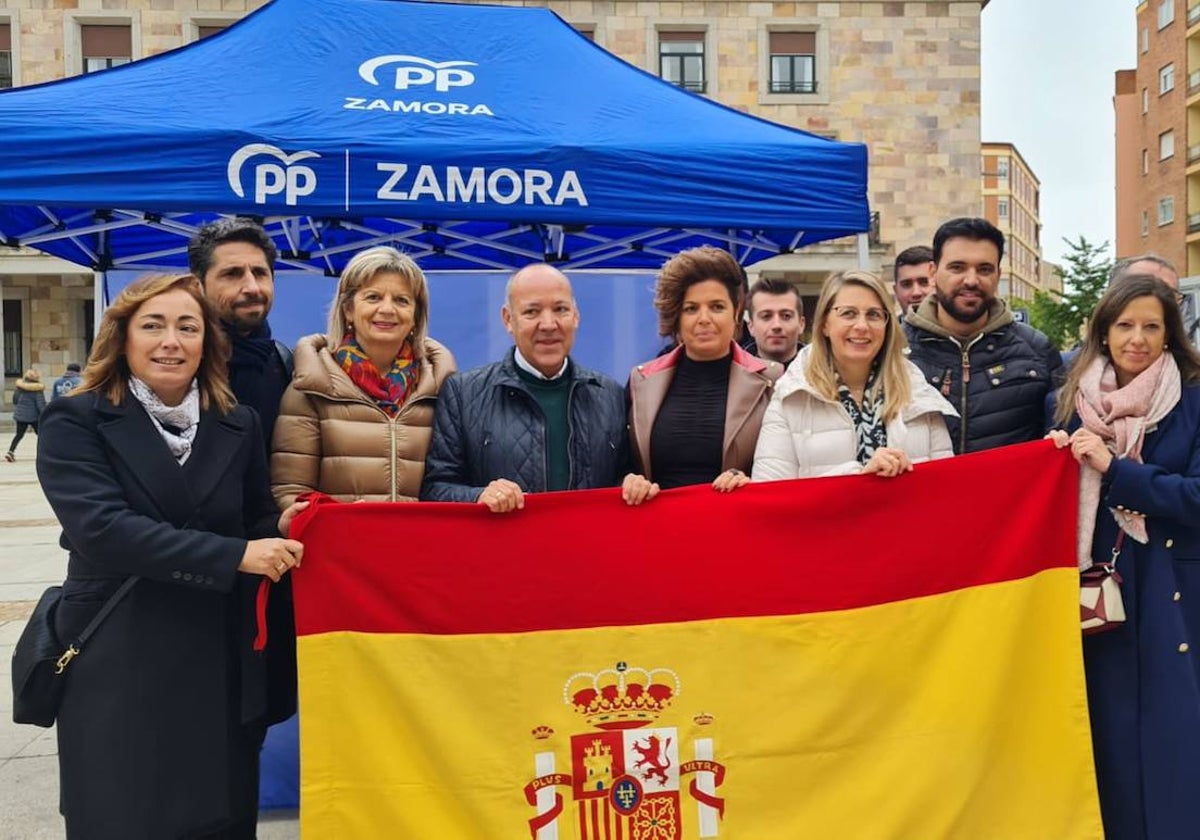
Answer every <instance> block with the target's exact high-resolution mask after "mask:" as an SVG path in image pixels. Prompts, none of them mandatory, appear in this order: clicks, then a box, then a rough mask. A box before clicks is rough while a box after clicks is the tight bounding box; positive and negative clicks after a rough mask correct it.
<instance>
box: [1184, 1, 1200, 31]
mask: <svg viewBox="0 0 1200 840" xmlns="http://www.w3.org/2000/svg"><path fill="white" fill-rule="evenodd" d="M1197 22H1200V4H1197V5H1195V6H1192V7H1191V8H1189V9H1188V15H1187V25H1188V26H1192V25H1194V24H1196V23H1197Z"/></svg>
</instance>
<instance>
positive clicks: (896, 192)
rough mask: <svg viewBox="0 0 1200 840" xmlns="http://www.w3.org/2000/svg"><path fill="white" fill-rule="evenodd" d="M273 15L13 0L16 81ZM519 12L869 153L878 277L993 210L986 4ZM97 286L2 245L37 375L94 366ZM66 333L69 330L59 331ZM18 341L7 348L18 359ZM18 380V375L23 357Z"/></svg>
mask: <svg viewBox="0 0 1200 840" xmlns="http://www.w3.org/2000/svg"><path fill="white" fill-rule="evenodd" d="M260 5H262V2H261V0H0V57H3V54H4V52H5V50H4V46H5V44H6V41H5V38H4V36H5V34H7V35H8V39H7V44H8V50H7V52H8V56H7V57H8V59H9V62H10V64H11V68H12V72H11V80H12V83H13V84H16V85H26V84H36V83H39V82H45V81H50V80H53V79H59V78H62V77H64V76H70V75H76V74H78V73H81V72H84V70H85V68H90V69H101V68H103V67H106V66H111V65H113V64H119V63H121V62H122V61H124V60H129V59H138V58H143V57H147V56H151V55H155V54H157V53H160V52H163V51H166V50H170V49H174V48H177V47H180V46H183V45H185V44H187V43H189V42H192V41H195V40H197V39H198V38H200V37H204V36H207V35H210V34H212V33H213V32H215V31H219V29H220V28H221V27H223V26H227V25H228V24H229V23H231V22H233V21H235V20H237V19H238V18H239V17H241V16H242V15H244V14H245V13H247V12H248V11H251V10H253V9H255V8H257V7H258V6H260ZM506 5H527V6H545V7H549V8H551V9H552V10H554V11H555V12H557V13H558V14H559V15H560V16H561V17H563V18H564V19H565V20H566V21H568V22H569V23H571V24H572V25H573V26H575V27H576V28H577V29H580V30H581V31H584V32H586V33H587V34H589V36H590V37H592V38H593V40H594V41H595V42H596V43H597V44H599V45H600V46H602V47H604V48H605V49H607V50H609V51H610V52H612V53H614V54H616V55H618V56H620V57H621V58H623V59H624V60H626V61H628V62H630V63H632V64H634V65H636V66H638V67H641V68H643V69H645V70H647V71H649V72H651V73H655V74H658V75H664V76H667V77H668V78H672V80H676V81H679V82H681V83H684V85H685V86H686V87H689V88H691V89H693V90H697V91H698V92H703V94H704V95H706V96H709V97H710V98H712V99H714V100H716V101H718V102H721V103H723V104H725V105H728V106H729V107H732V108H735V109H737V110H740V111H744V112H747V113H751V114H755V115H757V116H760V117H764V118H766V119H768V120H772V121H774V122H778V123H783V124H786V125H790V126H794V127H797V128H800V129H804V130H806V131H811V132H814V133H818V134H822V135H825V136H828V137H832V138H836V139H838V140H846V141H856V142H863V143H865V144H867V146H868V149H869V178H870V184H869V197H870V201H871V206H872V209H873V211H874V212H875V213H876V214H877V224H876V226H875V230H874V231H873V233H872V246H871V248H870V266H869V267H870V268H872V269H874V270H876V271H883V272H884V273H885V274H888V273H890V271H891V259H892V257H893V255H894V254H895V253H897V252H898V251H900V250H903V249H904V248H906V247H908V246H910V245H914V244H920V243H928V242H929V241H930V239H931V238H932V235H933V231H934V230H935V229H936V227H937V225H938V224H939V223H940V222H941V221H943V220H945V219H946V218H949V217H952V216H961V215H979V214H980V213H981V211H982V200H981V179H980V174H981V173H980V136H979V133H980V102H979V90H980V79H979V52H980V25H981V13H982V10H983V8H984V7H985V6H986V5H987V2H986V0H982V2H981V1H980V0H976V2H942V1H940V0H929V1H928V2H904V1H902V0H894V1H893V2H850V0H824V1H823V2H752V1H750V0H697V1H696V2H681V1H680V0H674V2H670V0H663V1H660V2H642V1H641V0H509V2H507V3H506ZM697 72H699V74H700V78H699V79H696V78H695V75H696V73H697ZM2 82H3V76H2V75H0V83H2ZM15 261H20V263H21V265H20V268H21V270H20V271H16V270H14V268H13V266H15V265H16V262H15ZM857 263H858V259H857V254H856V250H855V244H854V242H853V241H852V240H851V241H839V242H833V243H826V244H823V245H818V246H814V247H812V248H808V249H805V250H804V251H803V252H801V253H797V254H789V255H784V256H780V257H775V258H772V259H770V260H767V261H765V262H763V263H760V264H758V265H757V266H754V267H752V268H751V274H752V275H771V276H780V277H784V278H787V279H790V280H792V281H793V282H796V283H797V284H798V285H799V286H800V287H801V290H802V291H803V292H804V294H805V295H806V296H812V295H815V293H816V290H817V288H818V287H819V284H820V281H821V279H823V277H824V276H825V275H826V274H827V273H828V272H829V271H831V270H838V269H847V268H852V267H855V266H856V265H857ZM39 266H40V268H39ZM35 269H37V270H35ZM64 269H68V270H64ZM91 287H92V277H91V274H90V273H82V272H80V271H79V270H78V269H74V270H70V269H69V268H68V267H66V266H64V265H63V264H61V263H57V262H56V261H52V260H46V261H45V262H43V263H38V261H37V260H36V259H35V258H33V257H32V256H30V255H27V254H20V255H12V254H7V255H6V254H5V249H3V248H0V289H2V290H3V294H4V297H5V299H6V300H9V299H12V300H18V299H19V300H21V301H27V302H28V305H27V307H26V306H25V304H24V303H22V304H21V306H17V305H16V304H12V305H9V304H6V309H5V312H6V333H7V332H8V327H9V326H11V325H12V324H13V319H14V318H16V313H17V310H18V309H21V308H22V307H25V309H27V310H28V311H27V312H26V311H25V309H22V312H21V314H22V316H23V318H24V320H23V321H22V322H21V323H19V324H17V325H16V326H17V327H18V328H19V329H20V330H22V333H21V338H20V339H19V342H20V343H21V349H22V351H23V356H22V363H23V364H24V365H25V366H29V365H33V366H35V367H38V368H40V369H41V370H42V372H43V374H49V373H57V371H58V368H60V367H61V366H62V365H63V364H65V362H66V361H69V360H72V359H79V358H80V357H81V356H82V354H83V352H84V350H85V349H86V339H85V337H84V336H83V335H82V334H81V333H78V332H75V331H76V330H77V329H79V328H81V326H83V324H82V323H81V319H80V318H79V317H77V316H76V315H73V314H72V312H74V311H75V310H74V309H73V307H75V306H76V303H78V302H79V300H84V299H88V298H90V296H91ZM54 289H57V290H58V291H54V293H53V294H51V291H52V290H54ZM64 291H67V292H69V294H64ZM810 303H811V301H810ZM60 327H61V330H62V331H65V333H66V334H64V335H60V334H59V328H60ZM10 343H12V342H11V341H10V340H7V339H6V347H7V345H8V344H10ZM5 368H6V369H7V371H11V370H12V369H13V368H12V364H11V362H10V361H9V360H8V357H7V356H6V362H5Z"/></svg>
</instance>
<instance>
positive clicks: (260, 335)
mask: <svg viewBox="0 0 1200 840" xmlns="http://www.w3.org/2000/svg"><path fill="white" fill-rule="evenodd" d="M276 254H277V252H276V250H275V243H274V242H272V241H271V237H269V236H268V235H267V232H266V231H265V230H263V229H262V227H261V226H259V225H258V224H256V223H255V222H252V221H250V220H249V219H220V220H218V221H215V222H211V223H209V224H207V225H205V226H204V227H202V228H200V230H199V232H198V233H197V234H196V236H195V237H193V238H192V241H191V242H189V243H188V267H189V268H190V269H191V272H192V274H194V275H196V277H197V278H199V280H200V282H201V283H202V284H203V285H204V294H205V297H207V298H208V299H209V301H210V302H211V303H212V305H213V306H214V307H215V308H216V310H217V314H218V315H219V316H220V318H221V324H222V325H223V326H224V327H225V332H226V333H227V334H228V336H229V342H230V344H231V345H232V347H233V357H232V358H231V359H230V360H229V386H230V388H232V389H233V395H234V396H235V397H237V401H238V402H239V403H241V404H242V405H248V406H250V407H251V408H253V409H254V410H255V411H257V412H258V416H259V418H260V419H261V420H262V430H263V438H264V440H263V443H264V444H265V445H266V450H267V453H268V457H269V455H270V451H271V433H272V431H273V430H274V429H275V418H276V417H278V416H279V401H280V399H281V398H282V397H283V392H284V389H286V388H287V386H288V383H289V382H290V381H291V378H292V372H291V359H292V354H291V351H289V350H288V348H287V347H286V346H285V345H284V344H282V343H281V342H278V341H273V340H272V339H271V327H270V326H269V325H268V324H267V314H268V313H269V312H270V311H271V304H272V302H273V301H274V300H275V257H276Z"/></svg>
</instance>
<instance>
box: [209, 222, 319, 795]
mask: <svg viewBox="0 0 1200 840" xmlns="http://www.w3.org/2000/svg"><path fill="white" fill-rule="evenodd" d="M276 255H277V251H276V249H275V243H274V242H272V241H271V237H270V236H268V235H267V232H266V231H265V230H263V229H262V227H261V226H260V225H258V224H257V223H255V222H253V221H250V220H249V219H237V218H235V219H219V220H217V221H215V222H211V223H209V224H207V225H204V226H203V227H202V228H200V230H199V231H198V232H197V233H196V235H195V236H194V237H193V238H192V240H191V242H189V243H188V268H189V269H190V270H191V272H192V274H194V275H195V276H196V277H197V278H198V279H199V280H200V282H201V284H202V285H203V286H204V296H205V297H207V298H208V300H209V301H210V302H211V303H212V305H213V307H214V308H215V309H216V310H217V315H218V316H219V317H220V319H221V324H222V326H223V327H224V328H225V332H226V334H227V335H228V336H229V343H230V344H231V345H232V347H233V355H232V357H230V359H229V387H230V389H231V390H232V391H233V395H234V396H235V397H237V401H238V402H239V403H241V404H242V405H248V406H250V407H251V408H253V409H254V410H255V411H257V412H258V416H259V418H260V419H261V421H262V433H263V444H264V447H265V452H266V457H267V460H268V462H269V461H270V456H271V433H272V432H273V431H274V429H275V418H276V417H278V416H279V401H280V400H281V399H282V398H283V392H284V390H285V389H286V388H287V386H288V383H289V382H291V379H292V370H291V367H292V353H291V351H290V350H289V349H288V348H287V346H286V345H284V344H283V343H282V342H278V341H273V340H272V339H271V328H270V326H268V324H267V313H269V312H270V311H271V303H272V302H273V301H274V300H275V257H276ZM292 616H293V607H292V576H291V575H286V576H284V577H283V578H282V579H281V580H280V581H279V583H276V584H273V585H272V586H271V594H270V597H269V599H268V601H267V638H268V643H267V650H266V658H267V692H268V694H267V704H268V714H269V717H270V719H271V720H272V721H283V720H286V719H288V718H289V717H291V716H292V715H293V714H294V713H295V711H296V637H295V621H294V619H293V617H292ZM294 737H295V736H294V735H291V734H290V733H289V732H288V731H285V730H282V729H272V730H271V734H269V735H268V736H267V747H266V749H265V751H264V752H265V754H266V756H267V758H266V759H265V760H264V766H268V765H274V766H275V768H276V769H275V770H274V771H273V772H274V773H275V774H276V775H280V776H281V777H282V776H290V777H292V778H295V779H296V780H297V781H296V782H295V783H289V784H293V786H295V785H298V784H299V781H298V780H299V775H300V771H299V767H298V766H296V760H297V757H298V752H297V751H296V749H295V748H294V747H290V746H288V745H287V742H288V740H289V739H291V740H293V741H294Z"/></svg>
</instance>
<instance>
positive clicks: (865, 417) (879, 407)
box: [838, 364, 887, 466]
mask: <svg viewBox="0 0 1200 840" xmlns="http://www.w3.org/2000/svg"><path fill="white" fill-rule="evenodd" d="M878 375H879V365H877V364H876V365H872V366H871V373H870V374H869V375H868V376H867V384H866V385H865V386H864V387H863V401H862V405H859V404H858V403H856V402H855V401H854V396H853V395H852V394H851V393H850V389H849V388H847V387H846V386H845V385H843V384H842V379H841V377H840V376H839V377H838V399H839V400H840V401H841V403H842V406H843V407H844V408H845V409H846V413H847V414H849V415H850V420H851V422H853V423H854V442H855V447H854V450H855V451H854V457H855V460H857V461H858V463H860V464H862V465H864V466H866V463H867V462H868V461H870V460H871V456H872V455H874V454H875V450H876V449H879V448H880V447H884V446H887V426H885V425H884V423H883V387H882V386H880V387H879V388H876V387H875V380H876V378H877V377H878Z"/></svg>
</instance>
